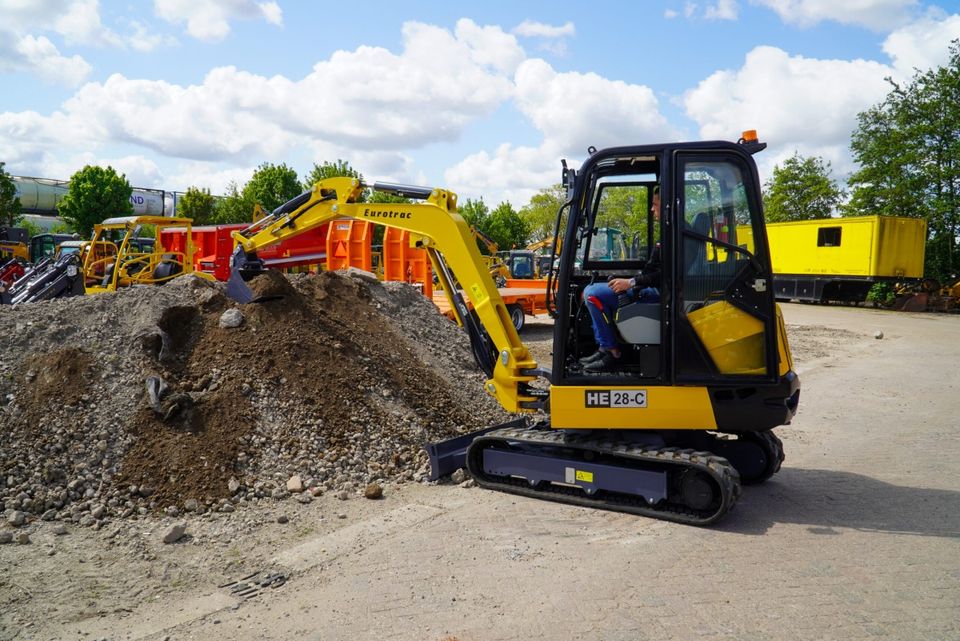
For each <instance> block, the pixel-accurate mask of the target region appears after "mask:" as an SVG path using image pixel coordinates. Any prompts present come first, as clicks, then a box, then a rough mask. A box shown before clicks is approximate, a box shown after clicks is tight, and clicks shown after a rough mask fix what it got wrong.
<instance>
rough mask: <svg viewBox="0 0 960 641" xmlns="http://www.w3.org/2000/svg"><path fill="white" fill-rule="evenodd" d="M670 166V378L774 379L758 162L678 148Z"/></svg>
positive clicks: (691, 381) (715, 381)
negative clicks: (672, 302) (672, 301)
mask: <svg viewBox="0 0 960 641" xmlns="http://www.w3.org/2000/svg"><path fill="white" fill-rule="evenodd" d="M673 168H674V173H673V181H674V182H673V187H674V195H675V199H674V202H675V203H676V213H675V216H674V217H673V220H674V221H675V224H674V229H673V234H674V235H673V238H674V247H675V248H676V251H674V252H673V260H672V263H673V274H674V284H675V288H674V291H675V296H676V298H675V305H674V308H673V315H674V318H675V320H674V328H675V330H676V331H675V332H674V334H673V352H674V359H675V360H674V373H675V377H676V381H677V382H678V383H686V384H701V385H711V384H724V385H725V384H728V383H732V384H735V385H738V384H739V385H747V384H749V383H750V382H758V381H760V380H764V381H774V380H776V375H777V346H776V307H775V301H774V296H773V290H772V287H771V267H770V258H769V253H768V250H767V244H766V234H765V232H764V226H763V215H762V209H761V200H760V185H759V180H758V179H757V172H756V166H755V165H754V163H753V160H752V159H751V158H750V157H749V156H747V155H746V154H737V153H734V152H723V151H717V152H711V153H704V152H698V153H692V152H683V151H681V152H678V153H676V155H675V156H674V163H673Z"/></svg>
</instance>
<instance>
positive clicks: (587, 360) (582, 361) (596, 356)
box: [579, 349, 606, 365]
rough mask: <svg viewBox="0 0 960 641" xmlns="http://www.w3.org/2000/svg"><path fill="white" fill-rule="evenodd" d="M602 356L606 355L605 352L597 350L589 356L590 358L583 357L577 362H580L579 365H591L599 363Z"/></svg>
mask: <svg viewBox="0 0 960 641" xmlns="http://www.w3.org/2000/svg"><path fill="white" fill-rule="evenodd" d="M604 354H606V352H605V351H603V350H602V349H601V350H597V351H596V352H594V353H593V354H590V356H585V357H584V358H581V359H580V361H579V362H580V364H581V365H587V364H589V363H593V362H595V361H599V360H600V359H601V358H603V355H604Z"/></svg>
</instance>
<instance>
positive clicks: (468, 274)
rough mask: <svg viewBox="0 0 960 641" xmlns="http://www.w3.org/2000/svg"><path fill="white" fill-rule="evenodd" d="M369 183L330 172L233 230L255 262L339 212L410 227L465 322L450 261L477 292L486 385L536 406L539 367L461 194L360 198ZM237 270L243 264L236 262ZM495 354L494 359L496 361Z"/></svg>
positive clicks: (511, 401) (507, 398)
mask: <svg viewBox="0 0 960 641" xmlns="http://www.w3.org/2000/svg"><path fill="white" fill-rule="evenodd" d="M364 188H365V185H364V184H363V183H361V182H360V181H358V180H356V179H353V178H328V179H325V180H322V181H320V182H318V183H317V184H316V185H314V186H313V189H311V190H310V191H309V192H304V193H303V194H301V195H300V196H297V197H296V198H294V199H293V200H291V201H290V202H289V203H287V204H285V205H281V206H280V207H279V208H277V210H275V211H274V212H273V213H272V214H270V215H269V216H267V217H264V218H261V219H260V220H258V221H257V222H256V223H254V224H253V225H251V226H250V227H248V228H247V229H244V230H239V231H235V232H233V238H234V240H235V241H236V242H237V244H238V249H239V250H242V252H243V253H244V254H246V258H247V259H248V260H255V254H256V252H257V251H258V250H261V249H263V248H265V247H269V246H271V245H273V244H276V243H278V242H280V241H282V240H284V239H286V238H290V237H292V236H295V235H297V234H301V233H304V232H307V231H309V230H311V229H314V228H316V227H318V226H320V225H322V224H324V223H326V222H329V221H331V220H334V219H336V218H352V219H356V220H365V221H369V222H373V223H377V224H381V225H385V226H388V227H396V228H398V229H403V230H406V231H408V232H411V239H412V242H415V243H416V244H417V246H418V247H421V248H424V249H426V250H427V252H428V255H429V256H430V258H431V260H432V261H433V262H434V265H435V267H437V268H438V272H439V273H440V275H441V276H440V277H441V279H442V280H444V281H446V282H444V283H443V284H444V291H445V292H446V293H447V296H448V297H451V298H452V300H451V301H450V302H451V306H452V307H454V309H456V310H458V311H457V313H458V315H460V316H461V321H464V322H465V323H470V319H469V318H462V316H464V312H465V309H464V308H463V307H458V306H457V304H456V300H455V297H456V293H455V292H454V290H453V287H452V286H451V283H450V281H449V276H448V275H447V274H446V270H445V267H446V266H449V268H450V270H452V272H453V274H454V275H455V276H456V279H457V281H459V282H460V284H461V285H462V287H463V291H464V292H465V293H466V295H467V296H468V297H469V298H470V302H471V303H472V304H473V309H474V311H475V314H476V318H477V319H478V320H479V322H480V324H481V325H482V327H483V330H485V332H486V338H487V339H489V347H483V346H479V345H477V341H478V340H479V341H481V342H483V339H482V338H481V337H479V336H474V335H471V340H472V341H473V342H474V350H475V351H476V350H477V349H489V350H490V351H491V352H494V353H495V361H494V364H493V367H492V371H488V372H486V373H487V375H488V377H489V378H488V380H487V382H486V385H485V389H486V391H487V392H488V393H490V394H491V395H492V396H494V397H495V398H496V399H497V400H498V401H499V402H500V404H501V405H502V406H503V407H504V409H506V410H507V411H510V412H520V411H533V410H535V409H537V407H539V405H540V401H541V399H540V398H538V397H536V396H534V395H532V394H531V393H530V390H529V388H528V383H529V382H530V381H532V380H534V379H535V378H536V377H537V375H538V372H539V370H537V364H536V362H535V361H534V360H533V359H532V357H531V356H530V352H529V350H528V349H527V347H526V346H525V345H524V344H523V343H522V342H521V340H520V337H519V335H518V334H517V331H516V329H515V328H514V326H513V323H512V322H511V321H510V315H509V313H508V312H507V309H506V305H505V304H504V302H503V299H502V298H501V297H500V293H499V292H498V291H497V288H496V285H495V284H494V282H493V279H492V278H491V277H490V274H489V273H488V271H487V269H486V268H485V267H484V264H483V259H482V257H481V254H480V250H479V248H478V247H477V244H476V242H475V241H474V237H473V234H472V233H471V231H470V228H469V226H468V225H467V224H466V222H464V220H463V218H462V217H461V216H460V214H458V213H457V207H456V202H457V196H456V194H454V193H452V192H449V191H445V190H442V189H429V188H424V187H407V186H402V185H384V184H377V185H375V188H376V189H378V190H381V191H389V192H391V193H396V194H400V195H404V196H407V197H413V198H422V199H424V202H418V203H409V204H407V203H382V204H381V203H361V202H357V200H358V199H359V196H360V194H361V192H362V191H363V189H364ZM234 267H235V269H236V265H235V266H234ZM489 360H491V361H492V360H493V359H489Z"/></svg>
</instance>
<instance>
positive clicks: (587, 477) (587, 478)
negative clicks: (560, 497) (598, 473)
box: [577, 470, 593, 483]
mask: <svg viewBox="0 0 960 641" xmlns="http://www.w3.org/2000/svg"><path fill="white" fill-rule="evenodd" d="M577 480H578V481H583V482H584V483H593V472H584V471H583V470H577Z"/></svg>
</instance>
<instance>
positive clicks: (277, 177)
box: [0, 40, 960, 281]
mask: <svg viewBox="0 0 960 641" xmlns="http://www.w3.org/2000/svg"><path fill="white" fill-rule="evenodd" d="M949 52H950V55H949V61H948V62H947V64H946V65H945V66H940V67H936V68H934V69H930V70H928V71H916V72H915V73H914V75H913V77H912V78H911V79H910V80H908V81H907V82H905V83H903V84H900V83H897V82H895V81H894V80H892V79H889V78H888V79H887V81H888V83H889V84H890V92H889V93H888V94H887V95H886V97H885V98H884V99H883V100H882V101H880V102H879V103H878V104H876V105H873V106H871V107H870V108H869V109H867V110H866V111H863V112H861V113H860V114H859V115H858V118H857V127H856V129H855V130H854V131H853V132H852V134H851V140H850V148H851V150H852V152H853V158H854V160H855V161H856V164H857V166H858V169H857V170H856V171H855V172H853V174H851V175H850V177H849V178H848V180H847V182H846V185H845V186H843V187H841V186H840V185H839V184H838V183H837V182H836V181H835V180H834V179H833V178H832V177H831V166H830V163H829V162H826V161H825V160H824V159H823V158H822V157H816V156H811V157H805V156H801V155H800V154H799V153H796V152H795V153H794V155H793V156H792V157H790V158H788V159H787V160H785V161H784V162H783V163H782V164H779V165H777V166H776V167H774V169H773V173H772V176H771V177H770V179H769V180H767V182H766V183H765V184H764V193H763V200H764V208H765V211H766V218H767V220H768V221H769V222H783V221H795V220H815V219H821V218H830V217H832V216H835V215H839V216H868V215H882V216H908V217H914V218H923V219H925V220H926V221H927V229H928V239H927V247H926V266H925V273H926V275H927V277H931V278H936V279H939V280H942V281H943V280H949V279H953V278H955V277H956V274H957V272H958V271H960V255H958V241H960V238H958V237H960V41H958V40H954V41H953V42H952V43H951V45H950V49H949ZM335 176H349V177H354V178H357V179H359V180H363V176H362V175H361V174H360V172H359V171H357V170H356V169H354V168H353V167H351V166H350V164H349V163H348V162H347V161H345V160H340V159H338V160H337V161H336V162H326V161H325V162H322V163H315V164H314V165H313V167H312V168H311V170H310V171H309V172H308V173H307V175H306V176H305V178H304V179H303V181H301V180H300V179H299V178H298V176H297V173H296V171H295V170H294V169H292V168H290V167H288V166H287V165H286V164H279V165H274V164H271V163H263V164H261V165H260V166H259V167H258V168H257V169H256V171H254V172H253V175H252V176H251V178H250V180H248V181H247V182H246V183H244V184H243V185H239V184H237V183H236V182H231V183H230V184H229V185H228V187H227V193H226V194H225V195H224V196H222V197H215V196H213V195H212V194H211V193H210V190H209V189H203V188H199V187H190V188H189V189H188V190H187V191H186V193H185V194H184V195H183V196H181V197H180V199H179V202H178V212H179V213H180V215H182V216H185V217H189V218H193V219H194V222H195V223H196V224H227V223H246V222H251V221H252V216H253V211H254V206H255V205H257V204H259V205H260V206H261V207H263V208H264V209H266V210H268V211H270V210H273V209H275V208H276V207H278V206H280V205H281V204H283V203H284V202H286V201H287V200H290V199H291V198H293V197H295V196H297V195H298V194H300V193H302V192H303V191H305V190H307V189H309V188H310V187H312V185H313V184H315V183H316V182H317V181H319V180H321V179H324V178H331V177H335ZM131 193H132V188H131V186H130V184H129V183H128V182H127V180H126V178H125V177H124V176H123V175H121V174H117V172H116V171H115V170H114V169H113V168H112V167H107V168H102V167H97V166H87V167H84V168H83V169H81V170H80V171H78V172H77V173H75V174H74V175H73V176H72V177H71V178H70V190H69V193H68V194H67V195H66V197H64V198H63V200H62V201H61V202H60V203H59V205H58V211H59V213H60V215H61V217H63V218H64V220H65V221H67V224H68V225H69V227H70V229H71V230H72V231H76V232H78V233H80V234H81V235H83V236H84V237H87V236H89V235H90V232H91V230H92V229H93V225H94V224H95V223H97V222H100V221H102V220H103V219H105V218H107V217H112V216H124V215H131V214H132V206H131V205H130V200H129V199H130V195H131ZM363 198H364V199H367V200H369V201H370V202H397V201H398V200H399V201H402V200H403V199H398V198H397V197H396V196H393V195H391V194H386V193H382V192H376V191H371V190H368V191H367V192H365V193H364V195H363ZM563 201H564V191H563V188H562V187H561V186H560V185H552V186H550V187H547V188H544V189H541V190H540V191H539V192H538V193H537V194H535V195H534V196H533V197H532V198H531V199H530V201H529V202H528V203H527V204H526V205H525V206H523V207H522V208H520V209H519V210H517V209H515V208H514V206H513V205H511V204H510V203H509V202H502V203H500V204H498V205H497V206H496V207H494V208H493V209H492V210H491V209H490V207H489V206H488V205H487V204H486V203H485V202H484V200H483V198H480V199H477V200H471V199H466V200H465V201H464V202H463V203H461V204H460V208H459V210H460V213H461V215H462V216H463V217H464V219H465V220H466V221H467V223H468V224H470V225H472V226H473V227H475V228H476V229H478V230H480V231H481V232H483V233H484V234H486V235H487V236H488V237H490V238H491V239H492V240H493V241H494V242H495V243H497V245H498V246H499V248H500V249H510V248H512V247H523V246H525V245H526V244H527V243H529V242H531V241H536V240H540V239H542V238H546V237H548V236H550V235H551V234H552V233H553V224H554V220H555V216H556V214H557V211H558V210H559V208H560V206H561V205H562V204H563ZM20 219H21V211H20V203H19V200H17V199H16V198H15V196H14V185H13V182H12V181H11V179H10V176H9V175H8V174H7V173H6V171H5V170H4V163H2V162H0V224H7V225H14V224H16V223H17V222H18V221H19V220H20ZM481 249H485V247H481Z"/></svg>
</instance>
